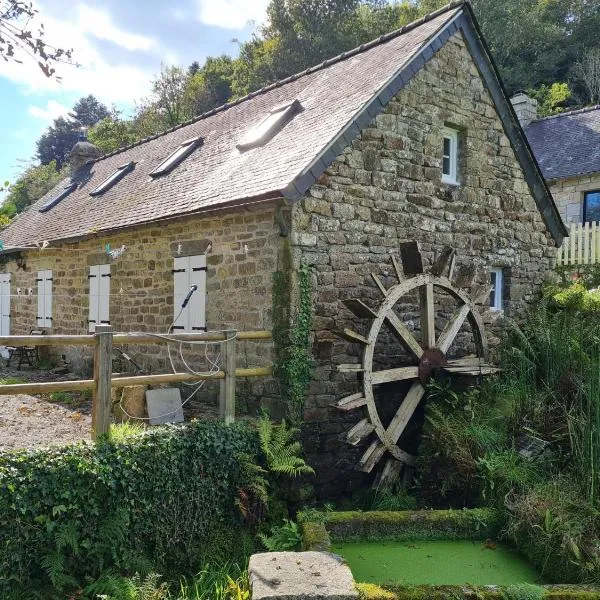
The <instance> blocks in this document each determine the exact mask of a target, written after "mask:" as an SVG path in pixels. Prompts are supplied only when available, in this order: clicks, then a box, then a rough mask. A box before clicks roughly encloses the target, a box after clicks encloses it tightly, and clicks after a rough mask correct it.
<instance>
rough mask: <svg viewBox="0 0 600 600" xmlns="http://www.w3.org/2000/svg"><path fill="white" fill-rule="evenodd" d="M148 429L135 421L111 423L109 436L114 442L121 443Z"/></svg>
mask: <svg viewBox="0 0 600 600" xmlns="http://www.w3.org/2000/svg"><path fill="white" fill-rule="evenodd" d="M144 431H146V427H145V425H143V424H142V423H136V422H133V421H125V422H123V423H111V425H110V430H109V432H108V437H109V439H110V440H111V441H112V442H115V443H117V444H118V443H120V442H123V441H125V440H126V439H127V438H130V437H131V436H133V435H138V434H140V433H143V432H144Z"/></svg>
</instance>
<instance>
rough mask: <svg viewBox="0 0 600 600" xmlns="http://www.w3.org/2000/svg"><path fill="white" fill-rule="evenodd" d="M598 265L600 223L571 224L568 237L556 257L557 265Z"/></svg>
mask: <svg viewBox="0 0 600 600" xmlns="http://www.w3.org/2000/svg"><path fill="white" fill-rule="evenodd" d="M596 263H600V223H596V222H593V223H571V225H570V227H569V237H566V238H565V239H564V240H563V243H562V246H561V247H560V248H559V249H558V252H557V255H556V264H557V265H559V266H560V265H594V264H596Z"/></svg>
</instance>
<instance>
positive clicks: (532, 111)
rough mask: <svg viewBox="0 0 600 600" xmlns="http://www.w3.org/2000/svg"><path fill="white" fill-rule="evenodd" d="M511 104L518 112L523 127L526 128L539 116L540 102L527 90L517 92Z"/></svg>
mask: <svg viewBox="0 0 600 600" xmlns="http://www.w3.org/2000/svg"><path fill="white" fill-rule="evenodd" d="M510 102H511V104H512V105H513V108H514V109H515V112H516V113H517V119H519V123H521V127H522V128H523V129H525V128H526V127H527V125H529V123H531V121H535V120H536V119H537V118H538V112H537V107H538V103H537V100H536V99H535V98H532V97H531V96H528V95H527V94H526V93H525V92H517V93H516V94H515V95H514V96H513V97H512V98H511V99H510Z"/></svg>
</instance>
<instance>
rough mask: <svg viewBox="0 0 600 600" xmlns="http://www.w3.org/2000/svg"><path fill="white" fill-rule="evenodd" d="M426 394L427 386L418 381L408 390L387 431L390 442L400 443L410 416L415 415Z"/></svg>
mask: <svg viewBox="0 0 600 600" xmlns="http://www.w3.org/2000/svg"><path fill="white" fill-rule="evenodd" d="M424 395H425V388H424V387H423V386H422V385H421V384H420V383H419V382H418V381H415V383H413V384H412V387H411V388H410V390H408V392H407V394H406V396H405V397H404V400H403V401H402V404H401V405H400V408H398V410H397V411H396V414H395V415H394V418H393V419H392V420H391V421H390V425H389V427H388V428H387V429H386V431H385V434H386V437H387V438H388V439H389V441H390V443H392V444H397V443H398V440H399V439H400V436H401V435H402V432H403V431H404V429H405V428H406V426H407V425H408V422H409V421H410V418H411V417H412V416H413V413H414V412H415V409H416V408H417V406H418V404H419V402H420V401H421V398H423V396H424Z"/></svg>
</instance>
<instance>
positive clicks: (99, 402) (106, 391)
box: [92, 325, 113, 440]
mask: <svg viewBox="0 0 600 600" xmlns="http://www.w3.org/2000/svg"><path fill="white" fill-rule="evenodd" d="M94 340H95V345H94V389H93V392H92V439H95V440H97V439H99V438H100V437H101V436H103V435H106V434H107V433H108V430H109V428H110V412H111V395H110V392H111V380H112V349H113V333H112V327H111V326H110V325H96V328H95V333H94Z"/></svg>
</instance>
